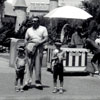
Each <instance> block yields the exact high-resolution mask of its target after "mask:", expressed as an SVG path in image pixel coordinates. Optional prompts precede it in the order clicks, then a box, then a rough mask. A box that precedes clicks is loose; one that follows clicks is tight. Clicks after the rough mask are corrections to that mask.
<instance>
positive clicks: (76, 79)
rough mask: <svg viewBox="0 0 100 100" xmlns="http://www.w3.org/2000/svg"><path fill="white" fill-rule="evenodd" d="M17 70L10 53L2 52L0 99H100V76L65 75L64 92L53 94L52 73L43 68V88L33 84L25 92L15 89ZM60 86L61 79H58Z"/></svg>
mask: <svg viewBox="0 0 100 100" xmlns="http://www.w3.org/2000/svg"><path fill="white" fill-rule="evenodd" d="M14 79H15V71H14V68H12V67H10V66H9V54H7V53H6V54H0V100H100V76H94V77H91V76H89V75H82V74H78V75H76V74H73V75H69V74H67V75H64V93H63V94H59V93H56V94H53V93H52V90H53V79H52V74H51V73H50V72H47V71H46V68H45V67H43V68H42V84H43V90H39V89H36V88H35V86H34V81H35V80H34V79H35V75H34V74H33V86H32V88H30V89H29V90H27V91H24V92H15V90H14ZM58 87H59V81H58Z"/></svg>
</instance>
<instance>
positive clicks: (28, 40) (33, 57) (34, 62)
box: [25, 16, 48, 87]
mask: <svg viewBox="0 0 100 100" xmlns="http://www.w3.org/2000/svg"><path fill="white" fill-rule="evenodd" d="M32 23H33V26H32V27H30V28H28V29H27V31H26V35H25V47H26V54H27V57H28V67H27V69H26V70H27V71H26V80H25V85H31V83H32V75H33V67H34V66H35V77H36V81H35V84H36V87H41V86H42V84H41V66H42V56H43V44H44V43H45V42H46V41H47V39H48V32H47V29H46V27H44V26H41V25H40V20H39V17H38V16H34V17H33V19H32Z"/></svg>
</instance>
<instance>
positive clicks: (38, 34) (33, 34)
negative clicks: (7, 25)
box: [25, 25, 48, 43]
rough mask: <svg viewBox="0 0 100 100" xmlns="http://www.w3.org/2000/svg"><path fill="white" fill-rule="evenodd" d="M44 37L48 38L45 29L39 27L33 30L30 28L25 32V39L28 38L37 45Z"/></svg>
mask: <svg viewBox="0 0 100 100" xmlns="http://www.w3.org/2000/svg"><path fill="white" fill-rule="evenodd" d="M46 36H48V32H47V29H46V27H44V26H41V25H40V26H39V27H38V28H37V29H33V27H30V28H29V29H28V30H27V31H26V35H25V38H26V39H28V38H29V39H30V40H31V41H33V42H37V43H38V42H39V41H41V40H42V39H43V38H44V37H46Z"/></svg>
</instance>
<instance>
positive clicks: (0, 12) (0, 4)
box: [0, 0, 6, 27]
mask: <svg viewBox="0 0 100 100" xmlns="http://www.w3.org/2000/svg"><path fill="white" fill-rule="evenodd" d="M5 1H6V0H0V27H1V26H2V24H1V22H2V16H3V11H4V2H5Z"/></svg>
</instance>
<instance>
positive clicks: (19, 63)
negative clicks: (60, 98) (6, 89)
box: [15, 46, 27, 92]
mask: <svg viewBox="0 0 100 100" xmlns="http://www.w3.org/2000/svg"><path fill="white" fill-rule="evenodd" d="M17 50H18V56H17V57H16V61H15V71H16V77H15V90H16V92H18V91H19V90H20V91H21V92H23V81H24V74H25V66H26V64H27V59H26V55H25V49H24V47H23V46H20V47H19V48H18V49H17ZM19 81H20V87H18V82H19Z"/></svg>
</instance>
